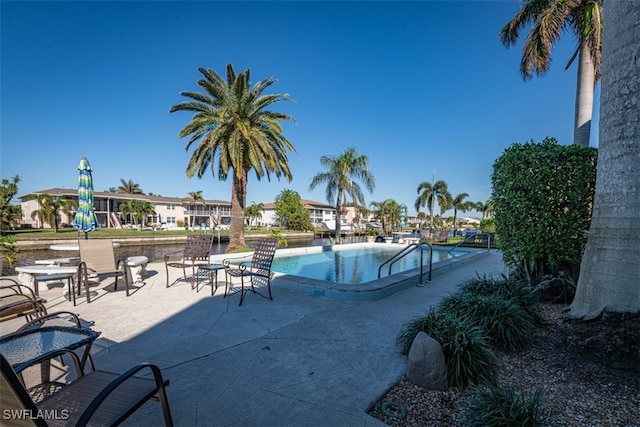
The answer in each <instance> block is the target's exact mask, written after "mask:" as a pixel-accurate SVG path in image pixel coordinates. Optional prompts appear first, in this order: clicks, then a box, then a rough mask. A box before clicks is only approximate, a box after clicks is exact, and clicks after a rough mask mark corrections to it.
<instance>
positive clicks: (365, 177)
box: [309, 147, 375, 240]
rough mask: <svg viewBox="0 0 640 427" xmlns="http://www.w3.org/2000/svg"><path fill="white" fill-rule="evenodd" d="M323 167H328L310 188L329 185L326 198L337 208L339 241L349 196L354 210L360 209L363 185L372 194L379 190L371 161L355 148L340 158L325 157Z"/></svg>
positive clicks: (323, 157)
mask: <svg viewBox="0 0 640 427" xmlns="http://www.w3.org/2000/svg"><path fill="white" fill-rule="evenodd" d="M320 164H321V165H322V166H323V167H324V168H325V170H326V171H325V172H321V173H319V174H317V175H316V176H314V177H313V179H312V180H311V184H310V185H309V189H310V190H313V189H314V188H316V187H317V186H318V185H320V184H326V185H327V187H326V193H325V194H326V196H327V201H328V202H329V203H335V206H336V240H339V239H340V222H341V220H340V219H341V215H342V213H343V210H345V209H346V207H347V196H349V197H350V198H351V200H352V202H353V205H354V209H355V210H356V215H357V210H358V204H361V205H364V204H365V201H364V194H363V192H362V189H361V188H360V184H358V183H357V182H356V180H360V181H362V183H363V184H364V186H365V188H366V189H367V190H369V192H370V193H371V192H373V189H374V188H375V178H374V177H373V175H372V174H371V172H370V171H369V159H368V158H367V156H365V155H360V154H359V153H358V151H357V150H356V149H355V148H354V147H349V148H347V149H346V150H345V151H344V152H342V154H340V155H339V156H322V157H320Z"/></svg>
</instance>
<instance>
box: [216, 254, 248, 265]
mask: <svg viewBox="0 0 640 427" xmlns="http://www.w3.org/2000/svg"><path fill="white" fill-rule="evenodd" d="M252 257H253V252H250V253H249V254H248V255H244V256H237V257H232V258H225V259H223V260H222V265H224V266H225V267H226V266H231V265H236V266H238V268H239V267H240V266H241V265H243V264H245V267H246V264H251V258H252Z"/></svg>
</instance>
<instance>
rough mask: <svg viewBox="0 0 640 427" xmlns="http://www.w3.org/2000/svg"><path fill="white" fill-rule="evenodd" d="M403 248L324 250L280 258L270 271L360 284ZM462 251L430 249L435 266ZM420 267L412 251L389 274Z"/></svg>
mask: <svg viewBox="0 0 640 427" xmlns="http://www.w3.org/2000/svg"><path fill="white" fill-rule="evenodd" d="M402 248H403V247H401V246H400V247H399V246H396V245H393V247H389V246H388V245H385V244H375V245H372V246H365V247H362V248H358V249H351V248H349V249H340V248H336V249H334V250H326V251H323V252H319V253H311V254H301V255H295V256H279V257H276V258H274V260H273V265H272V270H273V271H276V272H278V273H284V274H291V275H295V276H302V277H307V278H310V279H317V280H324V281H327V282H334V283H346V284H359V283H365V282H368V281H371V280H376V279H378V268H379V267H380V265H381V264H382V263H384V262H385V261H387V260H388V259H390V258H391V257H392V256H393V255H394V254H396V253H398V252H399V251H400V250H401V249H402ZM424 251H425V253H424V265H425V268H427V266H428V264H429V262H428V259H427V257H428V256H429V255H428V254H429V252H428V249H427V248H425V249H424ZM461 253H463V252H457V251H454V252H449V251H448V249H446V250H438V249H434V250H433V257H432V260H433V262H434V263H436V262H438V261H443V260H447V259H450V258H453V257H454V256H457V255H460V254H461ZM419 266H420V254H419V251H418V250H415V251H413V252H411V253H410V254H409V255H407V256H406V257H404V258H402V259H401V260H400V261H398V262H396V263H394V265H393V267H392V270H391V274H396V273H399V272H402V271H406V270H411V269H414V268H418V267H419ZM388 272H389V266H388V265H387V266H385V267H384V268H383V270H382V274H381V277H385V276H387V275H388Z"/></svg>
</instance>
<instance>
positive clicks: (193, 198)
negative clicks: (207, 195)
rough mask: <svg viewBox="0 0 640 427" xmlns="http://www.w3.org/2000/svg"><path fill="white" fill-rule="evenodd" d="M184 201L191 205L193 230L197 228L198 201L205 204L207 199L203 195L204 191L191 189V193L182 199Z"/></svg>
mask: <svg viewBox="0 0 640 427" xmlns="http://www.w3.org/2000/svg"><path fill="white" fill-rule="evenodd" d="M182 201H183V202H186V203H187V204H188V205H189V206H191V231H194V230H195V229H196V209H195V207H196V205H197V204H198V203H202V204H203V205H205V200H204V198H203V197H202V191H190V192H189V195H188V196H187V197H185V198H184V199H182Z"/></svg>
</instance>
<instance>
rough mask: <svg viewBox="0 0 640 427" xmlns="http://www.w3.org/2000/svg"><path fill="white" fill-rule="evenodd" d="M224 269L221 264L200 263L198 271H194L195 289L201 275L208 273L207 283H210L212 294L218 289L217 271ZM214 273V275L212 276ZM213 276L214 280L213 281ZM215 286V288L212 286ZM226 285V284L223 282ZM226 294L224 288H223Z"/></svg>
mask: <svg viewBox="0 0 640 427" xmlns="http://www.w3.org/2000/svg"><path fill="white" fill-rule="evenodd" d="M220 270H224V265H222V264H209V265H201V266H199V267H198V271H197V273H196V290H197V289H198V283H197V282H198V281H199V279H200V276H201V275H203V274H204V275H209V284H210V285H211V295H213V294H214V293H215V292H216V291H217V290H218V271H220ZM214 273H215V276H214ZM214 277H215V281H214ZM214 286H215V288H214ZM225 286H226V284H225ZM225 295H226V290H225Z"/></svg>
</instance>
